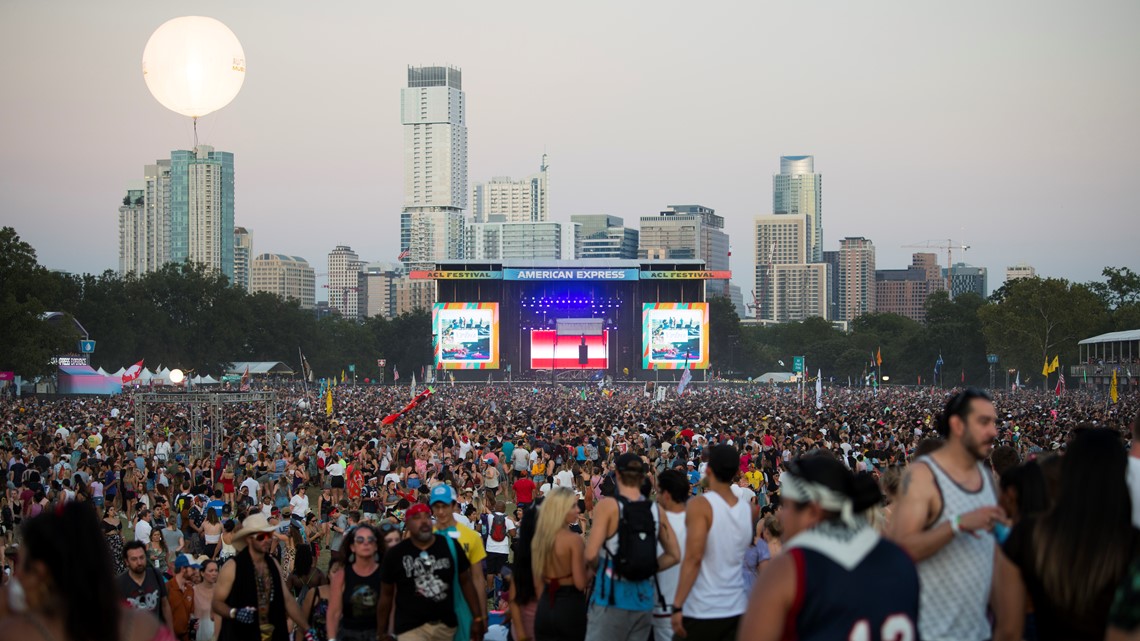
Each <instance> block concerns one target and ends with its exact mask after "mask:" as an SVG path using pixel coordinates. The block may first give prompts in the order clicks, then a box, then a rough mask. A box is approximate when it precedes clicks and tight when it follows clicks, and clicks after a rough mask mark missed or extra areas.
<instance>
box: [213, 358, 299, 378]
mask: <svg viewBox="0 0 1140 641" xmlns="http://www.w3.org/2000/svg"><path fill="white" fill-rule="evenodd" d="M246 368H249V374H250V376H268V375H270V374H274V375H279V376H292V375H293V368H291V367H289V366H288V365H286V364H285V363H282V362H281V361H241V362H238V363H232V364H231V365H230V367H229V369H227V370H226V374H228V375H234V376H242V375H244V374H245V372H246Z"/></svg>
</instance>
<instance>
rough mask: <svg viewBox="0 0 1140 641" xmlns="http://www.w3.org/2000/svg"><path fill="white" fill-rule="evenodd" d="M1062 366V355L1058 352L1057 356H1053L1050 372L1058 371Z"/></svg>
mask: <svg viewBox="0 0 1140 641" xmlns="http://www.w3.org/2000/svg"><path fill="white" fill-rule="evenodd" d="M1060 367H1061V355H1060V354H1057V355H1056V356H1054V357H1053V362H1052V363H1050V364H1049V373H1050V374H1052V373H1053V372H1055V371H1057V369H1058V368H1060Z"/></svg>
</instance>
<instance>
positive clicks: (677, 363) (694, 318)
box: [641, 303, 709, 369]
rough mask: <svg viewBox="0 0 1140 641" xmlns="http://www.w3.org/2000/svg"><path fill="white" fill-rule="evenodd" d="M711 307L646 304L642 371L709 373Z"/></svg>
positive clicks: (642, 336) (684, 304)
mask: <svg viewBox="0 0 1140 641" xmlns="http://www.w3.org/2000/svg"><path fill="white" fill-rule="evenodd" d="M708 366H709V306H708V303H644V304H643V305H642V310H641V367H642V369H687V368H691V369H707V368H708Z"/></svg>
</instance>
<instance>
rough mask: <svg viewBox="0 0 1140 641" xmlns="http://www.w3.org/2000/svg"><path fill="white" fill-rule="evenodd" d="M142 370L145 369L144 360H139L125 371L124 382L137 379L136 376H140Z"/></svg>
mask: <svg viewBox="0 0 1140 641" xmlns="http://www.w3.org/2000/svg"><path fill="white" fill-rule="evenodd" d="M143 360H146V359H143ZM142 370H143V361H139V362H137V363H135V364H134V365H131V366H130V367H128V368H127V371H125V372H123V382H124V383H130V382H131V381H133V380H135V379H136V378H138V377H139V375H140V374H142Z"/></svg>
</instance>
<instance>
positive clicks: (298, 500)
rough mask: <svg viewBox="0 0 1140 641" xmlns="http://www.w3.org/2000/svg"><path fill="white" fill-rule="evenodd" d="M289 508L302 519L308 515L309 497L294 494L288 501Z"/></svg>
mask: <svg viewBox="0 0 1140 641" xmlns="http://www.w3.org/2000/svg"><path fill="white" fill-rule="evenodd" d="M289 507H291V508H293V514H299V515H301V517H302V518H304V517H306V516H308V514H309V497H307V496H305V495H304V494H294V495H293V498H291V499H289Z"/></svg>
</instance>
